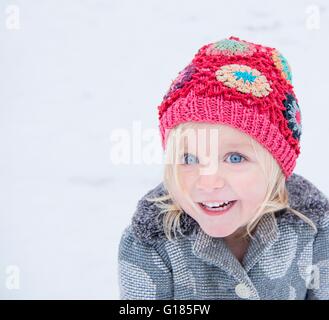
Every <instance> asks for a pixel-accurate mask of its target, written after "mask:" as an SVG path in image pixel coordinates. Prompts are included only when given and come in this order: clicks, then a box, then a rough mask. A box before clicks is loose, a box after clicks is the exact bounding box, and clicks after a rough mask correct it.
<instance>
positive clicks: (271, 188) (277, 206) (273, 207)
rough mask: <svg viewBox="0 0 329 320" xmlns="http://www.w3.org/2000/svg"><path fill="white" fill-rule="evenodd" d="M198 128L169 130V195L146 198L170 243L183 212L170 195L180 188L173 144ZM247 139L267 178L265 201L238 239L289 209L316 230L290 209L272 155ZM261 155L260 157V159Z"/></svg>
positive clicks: (165, 180) (166, 172) (185, 126)
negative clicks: (266, 218) (160, 216)
mask: <svg viewBox="0 0 329 320" xmlns="http://www.w3.org/2000/svg"><path fill="white" fill-rule="evenodd" d="M197 125H198V123H196V122H185V123H182V124H180V125H178V126H176V127H175V128H173V129H172V130H170V132H169V135H168V138H167V144H166V150H165V165H164V166H165V167H164V175H163V184H164V187H165V189H166V191H167V192H168V193H167V194H165V195H163V196H160V197H155V198H146V199H147V200H148V201H154V202H155V203H156V205H157V207H158V208H159V209H160V210H161V211H160V214H163V226H164V233H165V235H166V237H167V239H168V240H169V241H174V240H175V238H177V234H176V230H177V231H178V232H179V233H180V234H182V232H181V226H180V218H181V215H182V214H183V212H184V210H183V209H182V207H181V206H180V205H179V203H178V202H177V201H176V200H175V199H174V196H173V192H172V190H173V188H172V186H173V185H174V184H175V185H176V186H179V187H180V184H179V179H178V174H177V161H175V162H174V163H172V159H174V158H175V159H176V160H177V158H178V155H179V154H180V151H179V152H178V154H177V153H176V151H177V148H175V143H176V147H177V142H175V138H174V137H178V141H179V142H180V140H181V137H182V135H183V134H184V132H185V131H186V130H187V129H193V128H195V127H196V126H197ZM247 137H248V138H249V141H250V143H251V145H252V147H253V150H254V152H255V155H256V157H257V159H258V161H259V163H260V165H261V167H262V170H263V172H264V174H265V175H266V177H267V181H268V183H267V191H266V195H265V197H264V200H263V202H262V203H261V205H260V206H259V208H258V210H257V212H256V214H255V215H254V216H253V218H252V219H251V220H250V221H249V223H248V224H247V225H246V232H245V233H244V234H243V235H242V236H241V238H242V237H246V236H250V237H253V236H252V234H251V233H252V231H253V230H254V229H255V228H256V226H257V224H258V222H259V221H260V219H261V218H262V217H263V216H264V215H265V214H270V215H272V216H273V217H274V214H275V212H276V211H279V210H282V209H289V210H290V211H291V212H292V213H294V214H295V215H296V216H298V217H299V218H301V219H302V220H304V221H305V222H306V223H308V224H309V225H310V226H311V227H312V228H313V229H314V230H315V231H316V230H317V228H316V226H315V224H314V223H313V221H312V220H311V219H309V218H308V217H306V216H305V215H304V214H302V213H301V212H299V211H297V210H295V209H293V208H291V207H290V206H289V203H288V190H287V188H286V184H285V182H286V177H285V176H284V174H283V172H282V170H281V168H280V166H279V165H278V163H277V161H276V160H275V159H274V158H273V156H272V154H271V153H270V152H268V151H267V150H266V149H265V148H264V147H263V146H262V145H260V144H259V143H257V142H256V140H254V139H253V138H251V137H250V136H247ZM260 156H263V157H262V158H260ZM186 199H187V201H188V202H189V203H190V204H191V205H192V206H193V207H194V208H196V205H195V204H194V202H193V201H192V200H191V199H190V197H189V196H188V195H187V194H186ZM171 231H173V232H174V238H173V237H172V233H171Z"/></svg>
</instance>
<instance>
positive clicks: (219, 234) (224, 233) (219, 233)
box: [200, 225, 234, 238]
mask: <svg viewBox="0 0 329 320" xmlns="http://www.w3.org/2000/svg"><path fill="white" fill-rule="evenodd" d="M200 227H201V229H202V230H203V232H204V233H206V234H207V235H209V236H210V237H214V238H225V237H228V236H229V235H231V234H233V233H234V229H231V228H222V229H220V228H218V227H217V228H216V229H214V228H213V227H206V226H202V225H200Z"/></svg>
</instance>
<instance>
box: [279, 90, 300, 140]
mask: <svg viewBox="0 0 329 320" xmlns="http://www.w3.org/2000/svg"><path fill="white" fill-rule="evenodd" d="M283 104H284V106H285V108H286V110H283V115H284V117H285V118H286V119H287V120H288V127H289V128H290V130H291V131H292V135H293V137H294V138H295V139H297V140H299V139H300V136H301V133H302V124H301V112H300V108H299V105H298V103H297V101H296V99H295V97H294V96H293V95H291V94H289V93H288V94H287V99H286V100H284V101H283Z"/></svg>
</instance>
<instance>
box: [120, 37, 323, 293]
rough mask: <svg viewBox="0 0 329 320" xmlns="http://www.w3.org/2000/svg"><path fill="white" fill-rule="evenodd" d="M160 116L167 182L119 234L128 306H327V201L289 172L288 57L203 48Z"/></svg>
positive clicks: (292, 154) (220, 46) (296, 141)
mask: <svg viewBox="0 0 329 320" xmlns="http://www.w3.org/2000/svg"><path fill="white" fill-rule="evenodd" d="M158 110H159V120H160V125H159V127H160V133H161V137H162V146H163V148H164V151H165V166H164V178H163V181H162V182H161V183H160V184H159V185H157V186H156V187H155V188H153V189H152V190H150V191H149V192H148V193H146V194H145V196H143V198H142V199H140V201H139V202H138V205H137V210H136V212H135V214H134V215H133V218H132V223H131V224H130V225H129V226H127V227H126V229H125V230H124V231H123V234H122V237H121V240H120V245H119V254H118V271H119V285H120V297H121V299H170V300H177V299H198V300H204V299H210V300H211V299H213V300H221V299H251V300H257V299H285V300H286V299H329V201H328V199H327V197H326V196H325V195H324V194H323V193H322V192H321V191H320V190H319V189H317V188H316V187H315V186H314V185H313V184H312V183H311V182H310V181H308V180H307V179H305V178H303V177H302V176H301V175H297V174H295V173H293V169H294V167H295V165H296V159H297V157H298V155H299V153H300V137H301V128H302V127H301V113H300V109H299V105H298V102H297V98H296V96H295V93H294V91H293V86H292V84H291V70H290V67H289V65H288V62H287V60H286V59H285V58H284V57H283V56H282V54H280V52H278V51H277V50H276V49H275V48H271V47H266V46H263V45H260V44H255V43H251V42H247V41H245V40H241V39H239V38H237V37H230V38H228V39H223V40H221V41H218V42H215V43H210V44H207V45H204V46H203V47H201V48H200V49H199V50H198V52H197V53H196V54H195V56H194V58H193V60H192V61H191V62H190V63H189V64H188V66H187V67H186V68H184V70H182V71H181V72H180V73H179V75H178V77H177V78H176V79H175V80H174V81H173V82H172V84H171V86H170V88H169V90H168V92H167V94H166V95H165V96H164V98H163V101H162V103H161V105H160V106H159V107H158Z"/></svg>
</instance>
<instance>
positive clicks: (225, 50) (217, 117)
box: [158, 36, 302, 178]
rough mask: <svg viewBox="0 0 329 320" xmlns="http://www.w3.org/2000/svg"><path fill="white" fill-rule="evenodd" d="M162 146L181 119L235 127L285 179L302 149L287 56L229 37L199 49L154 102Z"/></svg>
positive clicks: (299, 123) (299, 116) (299, 114)
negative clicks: (263, 152)
mask: <svg viewBox="0 0 329 320" xmlns="http://www.w3.org/2000/svg"><path fill="white" fill-rule="evenodd" d="M158 112H159V121H160V124H159V128H160V133H161V139H162V147H163V149H165V147H166V140H167V136H168V134H169V130H170V129H172V128H174V127H175V126H177V125H178V124H180V123H183V122H189V121H193V122H209V123H221V124H227V125H230V126H233V127H234V128H237V129H239V130H241V131H243V132H244V133H246V134H248V135H250V136H251V137H253V138H254V139H255V140H257V141H258V142H259V143H260V144H262V145H263V146H264V147H265V148H266V149H267V150H269V152H271V154H272V155H273V157H274V158H275V159H276V160H277V162H278V163H279V165H280V167H281V169H282V171H283V173H284V175H285V176H286V178H288V177H289V176H290V175H291V174H292V171H293V169H294V167H295V165H296V159H297V157H298V155H299V153H300V136H301V129H302V126H301V113H300V109H299V106H298V100H297V98H296V96H295V94H294V91H293V86H292V84H291V69H290V67H289V64H288V62H287V60H286V59H285V58H284V57H283V56H282V54H281V53H280V52H279V51H278V50H276V49H275V48H271V47H266V46H262V45H260V44H255V43H251V42H247V41H245V40H241V39H239V38H237V37H233V36H231V37H230V38H228V39H223V40H220V41H218V42H215V43H210V44H206V45H204V46H203V47H201V48H200V49H199V51H198V52H197V53H196V54H195V56H194V58H193V60H192V61H191V62H190V63H189V64H188V65H187V66H186V67H185V68H184V69H183V70H182V71H180V72H179V74H178V76H177V78H176V79H175V80H173V81H172V84H171V86H170V88H169V90H168V92H167V93H166V95H165V96H164V97H163V101H162V103H161V104H160V105H159V106H158Z"/></svg>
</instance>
